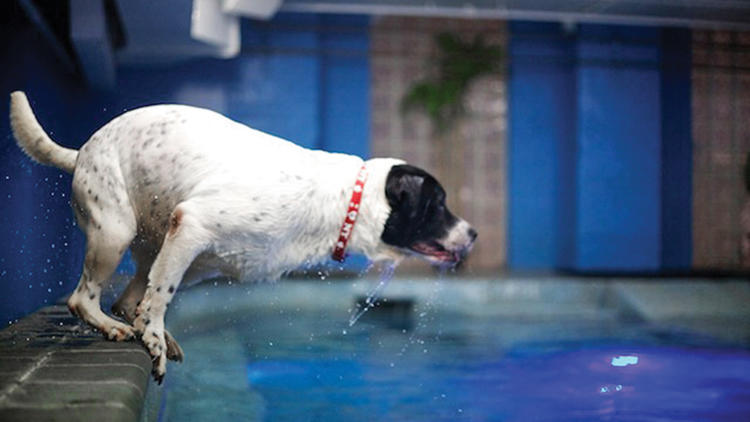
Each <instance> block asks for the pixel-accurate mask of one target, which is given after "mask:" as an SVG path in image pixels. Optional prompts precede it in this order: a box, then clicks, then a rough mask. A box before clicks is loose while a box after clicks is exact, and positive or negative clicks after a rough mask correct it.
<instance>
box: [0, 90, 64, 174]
mask: <svg viewBox="0 0 750 422" xmlns="http://www.w3.org/2000/svg"><path fill="white" fill-rule="evenodd" d="M10 126H11V128H12V129H13V135H14V136H15V137H16V143H17V144H18V146H19V147H21V149H22V150H23V152H25V153H26V155H28V156H29V157H31V158H32V159H33V160H35V161H37V162H39V163H41V164H46V165H50V166H55V167H57V168H60V169H62V170H65V171H67V172H68V173H73V170H74V169H75V167H76V157H78V151H76V150H74V149H70V148H65V147H62V146H60V145H58V144H56V143H55V142H54V141H53V140H52V139H50V137H49V136H47V134H46V133H45V132H44V129H43V128H42V126H41V125H40V124H39V122H38V121H37V120H36V117H35V116H34V112H33V111H31V106H30V105H29V100H28V99H27V98H26V94H24V93H23V92H22V91H15V92H12V93H11V94H10Z"/></svg>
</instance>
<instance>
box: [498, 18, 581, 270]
mask: <svg viewBox="0 0 750 422" xmlns="http://www.w3.org/2000/svg"><path fill="white" fill-rule="evenodd" d="M511 34H512V41H511V42H510V44H509V54H508V56H509V70H510V78H509V80H508V86H509V94H510V95H509V99H510V103H509V110H510V115H509V118H510V134H511V136H510V137H509V138H508V156H509V157H510V160H509V162H508V163H509V172H510V177H509V184H510V185H509V192H510V194H509V195H508V200H509V201H508V202H509V207H510V208H509V215H510V221H509V228H510V230H509V239H508V244H509V245H510V249H509V251H508V252H509V255H508V263H509V266H510V267H511V268H516V269H529V268H550V267H551V268H554V267H559V266H564V265H565V263H567V262H570V261H571V260H572V259H573V257H574V254H573V253H574V252H575V249H574V248H572V247H571V246H573V245H574V241H575V239H574V236H575V223H576V220H575V202H574V201H571V200H570V199H571V198H573V197H574V196H575V194H574V192H575V183H573V181H574V175H575V173H574V171H575V164H576V143H575V134H576V132H575V128H576V125H575V119H576V113H575V88H576V80H575V73H574V66H573V62H572V57H573V53H574V50H573V48H574V47H575V43H574V39H573V38H572V37H569V36H567V35H565V34H564V33H562V32H561V31H560V25H559V24H553V23H550V24H538V23H527V22H513V23H511Z"/></svg>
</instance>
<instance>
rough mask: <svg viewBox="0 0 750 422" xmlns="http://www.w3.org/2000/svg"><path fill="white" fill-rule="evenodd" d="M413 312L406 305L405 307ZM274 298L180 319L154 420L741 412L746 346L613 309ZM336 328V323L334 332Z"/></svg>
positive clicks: (747, 386) (745, 408)
mask: <svg viewBox="0 0 750 422" xmlns="http://www.w3.org/2000/svg"><path fill="white" fill-rule="evenodd" d="M416 312H417V314H418V313H419V310H417V311H416ZM348 321H349V315H348V314H346V313H345V312H343V311H341V312H340V311H330V312H328V311H310V310H307V311H303V310H289V309H284V308H278V309H275V310H270V311H269V310H266V311H251V312H250V313H248V314H244V315H242V316H237V315H236V314H232V315H231V316H224V315H217V316H216V319H215V321H214V323H212V324H206V325H203V326H202V327H200V328H198V327H193V328H188V329H186V330H185V332H183V333H181V334H179V335H178V336H177V337H178V339H179V340H180V342H181V344H182V345H183V347H184V349H185V352H186V356H187V359H186V361H185V363H183V364H181V365H174V364H173V365H171V367H170V368H169V375H168V376H167V379H166V389H165V400H166V403H165V404H166V405H165V406H164V408H163V409H162V419H163V420H175V421H176V420H191V419H192V420H204V419H205V420H240V419H242V420H267V421H283V420H290V421H318V420H320V421H351V420H374V419H381V420H408V421H421V420H424V421H435V420H446V421H452V420H472V421H496V420H497V421H531V420H548V421H580V420H637V421H694V420H706V421H725V420H726V421H730V420H749V419H748V416H750V352H748V350H747V349H743V348H734V349H730V348H722V347H717V346H716V345H715V344H711V343H707V342H706V341H705V340H700V343H696V340H695V339H694V338H691V337H683V336H680V335H678V334H676V335H674V336H670V337H668V340H665V337H664V336H663V335H654V334H652V332H651V330H650V328H649V327H648V326H646V325H640V324H635V323H627V324H626V323H623V322H620V321H617V320H611V319H610V320H589V321H585V320H583V321H582V320H576V321H564V320H562V321H549V320H548V321H529V320H509V319H507V318H498V317H478V316H476V317H469V316H465V315H456V314H445V313H440V312H436V311H433V312H431V313H430V321H429V323H425V324H420V323H418V324H415V325H414V328H413V330H408V329H404V328H394V326H392V325H388V324H380V323H378V319H363V320H361V321H360V322H359V323H357V324H356V325H354V326H353V327H348ZM344 329H347V331H346V333H344V331H343V330H344Z"/></svg>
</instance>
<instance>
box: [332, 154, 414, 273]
mask: <svg viewBox="0 0 750 422" xmlns="http://www.w3.org/2000/svg"><path fill="white" fill-rule="evenodd" d="M364 164H365V166H366V169H367V173H368V177H367V182H366V183H365V186H364V190H363V194H362V202H361V204H360V207H359V215H358V217H357V221H356V223H355V224H354V228H353V231H352V235H351V238H350V240H349V243H348V245H347V248H346V253H359V254H363V255H365V256H366V257H368V258H369V259H371V260H373V261H382V260H391V261H397V260H399V259H400V254H399V253H398V252H397V251H396V250H395V249H394V248H392V247H391V246H388V245H386V244H385V243H383V241H382V240H381V239H380V236H381V234H382V233H383V229H384V227H385V222H386V220H387V219H388V216H389V215H390V211H391V209H390V206H389V205H388V200H387V199H386V197H385V184H386V179H387V177H388V173H389V172H390V170H391V167H393V166H394V165H397V164H403V161H401V160H396V159H391V158H374V159H371V160H367V161H365V162H364ZM358 170H359V169H358V168H356V169H352V171H351V174H347V175H341V178H340V180H341V186H340V187H339V190H340V194H339V197H340V198H343V200H342V201H341V204H340V206H336V207H334V208H335V209H337V210H339V209H340V213H337V214H340V215H338V220H337V221H336V224H337V228H336V232H335V233H333V236H332V237H331V244H330V249H331V250H333V247H334V244H335V241H336V239H337V238H338V233H339V230H340V228H341V225H342V223H343V222H344V219H345V216H346V210H347V206H348V203H349V199H350V198H351V195H352V191H353V189H354V184H355V180H356V176H357V172H358Z"/></svg>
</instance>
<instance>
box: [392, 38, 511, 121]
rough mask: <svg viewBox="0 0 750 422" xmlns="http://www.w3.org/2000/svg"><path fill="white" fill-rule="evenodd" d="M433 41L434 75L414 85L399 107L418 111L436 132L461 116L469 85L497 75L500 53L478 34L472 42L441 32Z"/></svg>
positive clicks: (496, 47)
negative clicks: (489, 75) (493, 74)
mask: <svg viewBox="0 0 750 422" xmlns="http://www.w3.org/2000/svg"><path fill="white" fill-rule="evenodd" d="M435 42H436V44H437V47H438V57H437V60H436V62H435V63H434V65H433V67H434V72H432V74H431V75H430V76H429V77H427V78H426V79H424V80H421V81H417V82H415V83H414V85H412V87H411V88H410V89H409V90H408V91H407V92H406V94H405V95H404V98H403V100H402V103H401V105H402V111H407V110H409V109H413V108H419V109H422V110H423V111H425V112H426V113H427V115H428V116H429V117H430V119H431V120H432V122H433V123H434V125H435V128H436V129H445V128H447V127H449V126H451V125H452V123H454V122H455V120H456V119H457V118H458V117H459V116H460V115H461V114H462V113H463V111H464V107H463V98H464V95H465V93H466V90H467V88H468V86H469V84H470V83H471V82H472V81H473V80H474V79H476V78H477V77H479V76H483V75H487V74H492V73H499V72H500V70H501V61H500V59H501V57H502V50H501V49H500V47H498V46H494V45H487V44H486V43H485V41H484V37H483V36H482V35H481V34H479V35H477V36H476V37H475V38H474V40H473V41H463V40H462V39H461V38H459V37H458V36H457V35H455V34H451V33H441V34H439V35H438V36H437V37H436V39H435Z"/></svg>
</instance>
